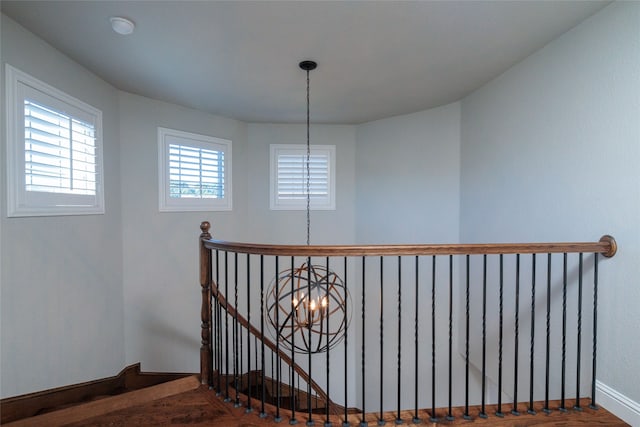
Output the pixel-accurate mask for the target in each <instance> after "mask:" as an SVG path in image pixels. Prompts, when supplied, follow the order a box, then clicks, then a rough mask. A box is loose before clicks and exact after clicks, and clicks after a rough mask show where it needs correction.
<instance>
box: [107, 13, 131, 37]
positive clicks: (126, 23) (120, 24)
mask: <svg viewBox="0 0 640 427" xmlns="http://www.w3.org/2000/svg"><path fill="white" fill-rule="evenodd" d="M110 21H111V28H113V31H115V32H116V33H118V34H122V35H127V34H131V33H133V30H134V29H135V28H136V24H134V23H133V21H131V20H129V19H127V18H123V17H121V16H113V17H111V19H110Z"/></svg>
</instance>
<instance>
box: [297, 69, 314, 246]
mask: <svg viewBox="0 0 640 427" xmlns="http://www.w3.org/2000/svg"><path fill="white" fill-rule="evenodd" d="M298 66H299V67H300V68H301V69H302V70H304V71H306V72H307V246H309V245H311V165H310V163H311V138H310V132H309V129H310V126H311V121H310V117H311V115H310V102H309V101H310V84H309V71H311V70H315V69H316V67H317V66H318V64H317V63H316V62H314V61H302V62H300V64H298Z"/></svg>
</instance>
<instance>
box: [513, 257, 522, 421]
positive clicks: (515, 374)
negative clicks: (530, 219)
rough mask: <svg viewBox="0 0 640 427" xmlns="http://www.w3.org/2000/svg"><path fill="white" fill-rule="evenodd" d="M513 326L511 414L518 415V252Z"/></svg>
mask: <svg viewBox="0 0 640 427" xmlns="http://www.w3.org/2000/svg"><path fill="white" fill-rule="evenodd" d="M514 314H515V326H514V340H513V341H514V343H513V352H514V357H513V409H512V410H511V413H512V414H513V415H520V412H518V338H519V333H520V254H516V306H515V313H514Z"/></svg>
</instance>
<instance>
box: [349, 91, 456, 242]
mask: <svg viewBox="0 0 640 427" xmlns="http://www.w3.org/2000/svg"><path fill="white" fill-rule="evenodd" d="M459 192H460V104H459V103H453V104H449V105H445V106H443V107H439V108H434V109H431V110H427V111H422V112H418V113H414V114H407V115H403V116H398V117H391V118H388V119H383V120H378V121H375V122H370V123H366V124H363V125H360V126H358V132H357V146H356V191H355V195H354V197H355V203H356V218H358V221H357V222H356V241H357V242H358V243H418V242H421V243H442V242H447V243H452V242H457V241H458V219H459V212H460V207H459V203H460V201H459V197H458V194H459Z"/></svg>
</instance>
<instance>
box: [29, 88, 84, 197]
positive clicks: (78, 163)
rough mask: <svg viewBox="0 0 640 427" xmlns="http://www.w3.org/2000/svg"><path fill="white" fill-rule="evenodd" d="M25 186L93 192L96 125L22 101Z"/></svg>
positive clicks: (60, 191)
mask: <svg viewBox="0 0 640 427" xmlns="http://www.w3.org/2000/svg"><path fill="white" fill-rule="evenodd" d="M24 123H25V125H24V126H25V128H24V156H25V189H26V191H41V192H49V193H67V194H86V195H95V194H96V138H95V126H94V125H93V124H92V123H86V122H83V121H80V120H77V119H74V118H73V117H70V116H69V115H67V114H64V113H61V112H58V111H55V110H53V109H50V108H47V107H46V106H44V105H40V104H38V103H36V102H34V101H32V100H29V99H25V101H24Z"/></svg>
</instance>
